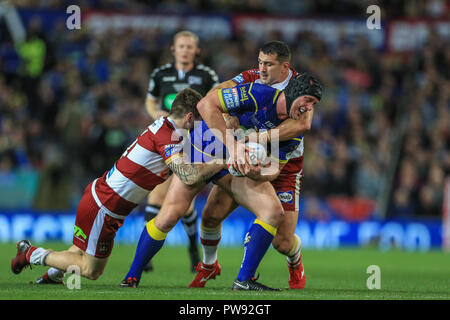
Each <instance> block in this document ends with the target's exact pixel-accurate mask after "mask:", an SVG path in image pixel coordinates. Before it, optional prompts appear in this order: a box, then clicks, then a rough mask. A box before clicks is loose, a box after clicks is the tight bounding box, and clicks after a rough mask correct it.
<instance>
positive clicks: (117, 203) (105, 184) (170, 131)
mask: <svg viewBox="0 0 450 320" xmlns="http://www.w3.org/2000/svg"><path fill="white" fill-rule="evenodd" d="M176 130H177V129H176V126H175V124H174V122H173V121H172V120H171V119H170V118H167V117H161V118H159V119H157V120H156V121H155V122H153V123H152V124H151V125H150V126H149V127H148V128H147V129H146V130H145V131H144V132H143V133H142V134H141V135H140V136H139V137H138V138H137V139H136V140H135V141H134V142H133V143H132V144H131V145H130V146H129V147H128V148H127V150H126V151H125V152H124V153H123V154H122V156H121V157H120V159H119V160H117V161H116V163H115V164H114V166H113V168H112V169H111V170H109V171H107V172H105V173H104V174H103V176H101V177H100V178H97V179H96V180H95V181H94V182H93V183H92V188H91V192H92V196H93V197H94V199H95V201H96V202H97V205H98V206H99V207H101V208H103V209H105V210H106V211H107V214H108V215H110V216H112V217H113V218H117V219H124V218H125V216H127V215H128V214H129V213H130V212H131V210H133V209H134V208H135V207H136V206H137V205H138V204H139V203H141V201H142V200H144V199H145V198H146V197H147V195H148V194H149V192H150V191H151V190H152V189H153V188H155V187H156V186H157V185H158V184H161V183H163V182H164V181H165V180H166V179H167V178H168V177H169V171H170V169H169V168H168V167H167V163H169V162H170V161H171V160H172V159H171V157H172V155H173V154H174V152H172V151H173V149H174V146H180V142H181V138H180V135H178V134H177V132H176Z"/></svg>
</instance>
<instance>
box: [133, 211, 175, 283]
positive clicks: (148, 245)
mask: <svg viewBox="0 0 450 320" xmlns="http://www.w3.org/2000/svg"><path fill="white" fill-rule="evenodd" d="M166 236H167V233H166V232H162V231H161V230H159V229H158V228H157V227H156V226H155V219H152V220H150V221H149V222H148V223H147V225H146V226H145V228H144V230H142V233H141V237H140V238H139V242H138V245H137V248H136V253H135V255H134V259H133V263H132V264H131V267H130V270H129V271H128V273H127V275H126V276H125V279H127V278H130V277H131V278H136V279H138V280H139V279H140V278H141V275H142V271H143V270H144V268H145V266H146V265H147V263H148V262H149V261H150V260H151V259H152V257H153V256H154V255H155V254H156V253H157V252H158V251H159V250H160V249H161V247H162V246H163V244H164V240H165V239H166Z"/></svg>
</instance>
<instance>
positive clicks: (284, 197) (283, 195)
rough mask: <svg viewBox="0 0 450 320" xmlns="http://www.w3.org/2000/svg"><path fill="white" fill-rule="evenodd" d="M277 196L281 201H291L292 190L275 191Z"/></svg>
mask: <svg viewBox="0 0 450 320" xmlns="http://www.w3.org/2000/svg"><path fill="white" fill-rule="evenodd" d="M277 196H278V198H279V199H280V201H281V202H283V203H292V200H293V199H294V197H293V196H292V191H283V192H277Z"/></svg>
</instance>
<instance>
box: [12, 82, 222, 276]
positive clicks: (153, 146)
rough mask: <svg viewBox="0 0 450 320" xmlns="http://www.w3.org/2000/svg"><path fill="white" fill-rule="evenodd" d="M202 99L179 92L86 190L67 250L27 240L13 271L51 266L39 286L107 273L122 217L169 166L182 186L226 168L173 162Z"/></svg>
mask: <svg viewBox="0 0 450 320" xmlns="http://www.w3.org/2000/svg"><path fill="white" fill-rule="evenodd" d="M201 99H202V96H201V95H200V94H199V93H198V92H196V91H195V90H193V89H189V88H188V89H184V90H182V91H180V92H179V93H178V94H177V96H176V98H175V100H174V101H173V104H172V108H171V110H170V111H169V114H168V116H167V117H160V118H159V119H157V120H156V121H155V122H153V123H152V124H151V125H150V126H149V127H148V128H147V129H146V130H145V131H144V132H143V133H142V134H141V135H140V136H139V137H138V138H137V139H136V140H135V142H134V143H133V144H131V145H130V146H129V147H128V149H127V150H126V151H125V152H124V153H123V155H122V156H121V157H120V159H119V160H117V161H116V163H115V164H114V166H113V168H112V169H111V170H109V171H107V172H105V173H104V174H103V176H101V177H99V178H97V179H95V180H94V181H93V182H91V183H90V184H89V185H88V186H87V187H86V189H85V191H84V193H83V196H82V198H81V201H80V203H79V205H78V209H77V215H76V221H75V228H74V236H73V245H72V246H71V247H70V248H69V249H68V250H66V251H52V250H48V249H44V248H38V247H35V246H32V245H31V243H30V242H29V241H28V240H22V241H19V242H17V249H18V250H17V254H16V257H15V258H13V259H12V261H11V269H12V271H13V273H15V274H18V273H20V272H21V271H22V270H23V269H24V268H25V267H27V266H29V265H42V266H50V267H52V268H50V269H49V271H48V272H47V273H46V274H45V275H44V276H43V277H41V278H42V281H41V282H43V283H62V280H63V277H64V272H65V271H66V270H67V268H69V267H70V266H74V265H75V266H78V267H79V268H80V274H81V275H82V276H83V277H86V278H88V279H93V280H95V279H97V278H98V277H99V276H100V275H101V274H102V273H103V271H104V269H105V266H106V264H107V262H108V257H109V256H110V254H111V250H112V248H113V244H114V238H115V235H116V232H117V230H118V229H119V228H120V227H121V226H122V225H123V223H124V220H125V217H126V216H127V215H128V214H129V213H130V212H131V211H132V210H133V209H134V208H135V207H136V206H137V205H138V204H139V203H140V202H141V201H142V200H143V199H145V198H146V197H147V196H148V193H149V192H150V191H151V190H152V189H153V188H155V186H157V185H159V184H161V183H163V182H164V181H166V180H167V178H168V177H169V174H170V168H172V166H176V168H175V170H172V171H173V172H177V173H182V174H183V173H186V172H189V174H190V175H189V179H191V180H189V179H187V180H186V179H185V180H186V183H193V182H195V181H197V180H201V179H204V180H207V179H209V178H210V177H211V176H212V175H213V174H215V173H216V172H217V171H218V170H220V169H222V168H224V167H225V166H224V165H223V164H214V163H210V164H195V165H193V164H191V163H187V164H185V165H184V164H183V163H182V162H181V161H180V160H181V158H177V159H176V160H174V159H173V158H172V156H173V154H176V153H175V152H174V150H175V149H176V148H177V147H178V148H179V146H180V142H181V141H182V138H181V137H182V133H183V132H182V130H181V129H191V128H192V127H193V125H194V121H195V120H200V119H201V118H200V115H199V113H198V110H197V108H196V105H197V103H198V102H199V101H200V100H201ZM184 177H185V176H184ZM188 206H189V204H188Z"/></svg>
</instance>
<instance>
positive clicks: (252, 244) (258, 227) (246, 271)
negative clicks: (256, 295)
mask: <svg viewBox="0 0 450 320" xmlns="http://www.w3.org/2000/svg"><path fill="white" fill-rule="evenodd" d="M276 233H277V229H276V228H275V227H273V226H271V225H270V224H268V223H265V222H263V221H261V220H259V219H256V220H255V222H254V223H253V225H252V226H251V227H250V230H249V231H248V232H247V234H246V236H245V241H244V245H245V249H244V259H243V260H242V264H241V269H240V270H239V274H238V276H237V278H238V280H239V281H245V280H249V279H251V278H253V277H254V275H255V272H256V269H257V268H258V266H259V263H260V262H261V260H262V258H263V257H264V255H265V254H266V252H267V250H268V249H269V247H270V244H271V243H272V240H273V238H274V236H275V234H276Z"/></svg>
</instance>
